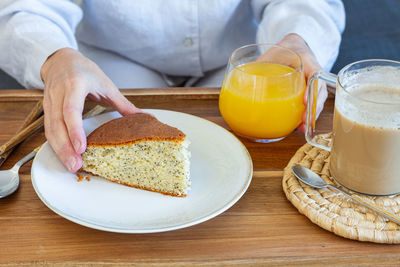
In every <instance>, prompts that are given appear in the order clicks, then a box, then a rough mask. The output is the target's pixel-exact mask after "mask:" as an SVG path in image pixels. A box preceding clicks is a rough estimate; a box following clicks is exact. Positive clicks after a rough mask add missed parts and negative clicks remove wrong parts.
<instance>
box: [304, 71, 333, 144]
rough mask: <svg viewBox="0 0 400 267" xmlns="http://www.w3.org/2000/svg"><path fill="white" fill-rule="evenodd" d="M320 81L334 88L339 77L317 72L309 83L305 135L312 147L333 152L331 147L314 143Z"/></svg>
mask: <svg viewBox="0 0 400 267" xmlns="http://www.w3.org/2000/svg"><path fill="white" fill-rule="evenodd" d="M318 79H320V80H323V81H325V82H326V83H328V84H330V85H332V86H336V81H337V75H335V74H333V73H329V72H325V71H319V72H315V73H314V74H313V75H312V76H311V78H310V80H309V81H308V89H307V90H308V92H307V96H308V97H307V118H306V132H305V135H306V140H307V142H308V143H309V144H310V145H312V146H315V147H318V148H321V149H324V150H327V151H331V148H330V147H328V146H324V145H321V144H317V143H316V142H314V141H313V137H314V129H315V117H316V111H317V96H318Z"/></svg>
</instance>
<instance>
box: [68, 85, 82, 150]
mask: <svg viewBox="0 0 400 267" xmlns="http://www.w3.org/2000/svg"><path fill="white" fill-rule="evenodd" d="M85 98H86V94H85V92H84V90H81V87H80V86H79V85H77V84H75V85H74V86H73V87H71V88H69V90H68V91H67V92H66V93H65V97H64V103H63V110H62V112H63V117H64V122H65V126H66V128H67V131H68V136H69V139H70V141H71V143H72V146H73V147H74V149H75V152H76V153H77V154H82V153H83V152H84V151H85V149H86V135H85V132H84V130H83V122H82V111H83V107H84V105H85Z"/></svg>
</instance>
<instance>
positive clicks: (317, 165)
mask: <svg viewBox="0 0 400 267" xmlns="http://www.w3.org/2000/svg"><path fill="white" fill-rule="evenodd" d="M316 141H317V142H318V143H321V144H324V145H329V143H330V138H329V135H320V136H317V138H316ZM329 158H330V153H329V152H328V151H325V150H322V149H319V148H316V147H313V146H311V145H309V144H305V145H303V146H302V147H301V148H300V149H299V150H298V151H297V152H296V154H295V155H294V156H293V158H292V159H291V160H290V162H289V164H288V165H287V166H286V168H285V170H284V174H283V181H282V185H283V190H284V191H285V194H286V197H287V198H288V199H289V201H290V202H292V204H293V205H294V206H295V207H296V208H297V209H298V210H299V211H300V213H302V214H304V215H305V216H307V217H308V218H309V219H310V220H311V221H312V222H313V223H315V224H317V225H319V226H320V227H322V228H324V229H325V230H328V231H331V232H333V233H335V234H337V235H339V236H342V237H346V238H350V239H354V240H359V241H370V242H375V243H389V244H398V243H400V226H399V225H397V224H395V223H393V222H390V221H388V220H387V219H385V218H384V217H382V216H380V215H376V214H375V213H373V212H372V211H370V210H369V209H367V208H365V207H363V206H360V205H358V204H357V203H355V202H352V201H351V200H350V199H349V198H347V197H346V196H344V195H343V194H341V193H339V192H335V191H334V190H331V189H329V188H327V189H316V188H313V187H311V186H308V185H306V184H304V183H302V182H300V181H299V180H298V179H297V178H296V177H295V176H294V175H293V173H292V166H293V165H295V164H300V165H303V166H305V167H308V168H310V169H311V170H313V171H314V172H316V173H318V174H319V175H321V177H322V178H323V179H324V180H325V182H327V183H330V184H333V185H335V186H337V187H340V185H338V184H337V183H336V182H335V181H334V180H333V179H332V177H331V176H330V173H329V168H328V166H329ZM341 188H342V189H344V188H343V187H341ZM359 196H360V197H361V198H363V199H364V200H366V201H367V202H370V203H374V204H375V205H378V206H381V207H384V208H385V209H387V210H388V211H391V212H393V213H396V214H399V213H400V195H397V196H394V197H393V196H392V197H370V196H364V195H359Z"/></svg>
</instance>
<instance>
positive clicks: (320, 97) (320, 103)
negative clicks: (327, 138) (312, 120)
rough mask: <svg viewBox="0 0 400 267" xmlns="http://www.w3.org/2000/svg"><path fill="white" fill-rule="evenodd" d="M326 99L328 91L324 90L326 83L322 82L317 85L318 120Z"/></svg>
mask: <svg viewBox="0 0 400 267" xmlns="http://www.w3.org/2000/svg"><path fill="white" fill-rule="evenodd" d="M327 98H328V90H327V88H326V83H325V82H324V81H319V83H318V97H317V112H316V113H317V115H316V117H317V118H318V117H319V115H320V114H321V112H322V110H323V109H324V104H325V101H326V99H327Z"/></svg>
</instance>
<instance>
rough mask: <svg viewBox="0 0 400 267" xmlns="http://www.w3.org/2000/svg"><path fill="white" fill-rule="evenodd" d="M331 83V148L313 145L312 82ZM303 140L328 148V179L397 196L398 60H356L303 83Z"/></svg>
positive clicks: (399, 134)
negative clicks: (305, 92)
mask: <svg viewBox="0 0 400 267" xmlns="http://www.w3.org/2000/svg"><path fill="white" fill-rule="evenodd" d="M317 79H321V80H324V81H326V82H327V83H329V84H332V85H336V96H335V112H334V121H333V137H332V145H331V147H327V146H323V145H320V144H317V143H315V142H313V129H314V121H313V117H314V116H313V114H315V111H314V110H315V101H314V100H315V91H314V90H312V89H311V88H315V87H314V82H315V81H316V80H317ZM308 99H309V100H310V101H308V104H307V122H306V133H305V134H306V139H307V142H308V143H310V144H311V145H313V146H316V147H319V148H322V149H325V150H328V151H330V152H331V154H330V162H329V169H330V172H331V175H332V177H333V178H334V179H335V180H336V181H337V182H338V183H339V184H341V185H342V186H344V187H346V188H348V189H350V190H352V191H355V192H358V193H363V194H367V195H377V196H379V195H393V194H397V193H399V192H400V62H396V61H390V60H379V59H377V60H362V61H358V62H354V63H351V64H349V65H347V66H346V67H344V68H343V69H342V70H341V71H340V72H339V74H338V75H337V76H336V75H334V74H331V73H326V72H319V73H315V74H314V75H313V76H312V77H311V79H310V82H309V88H308Z"/></svg>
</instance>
